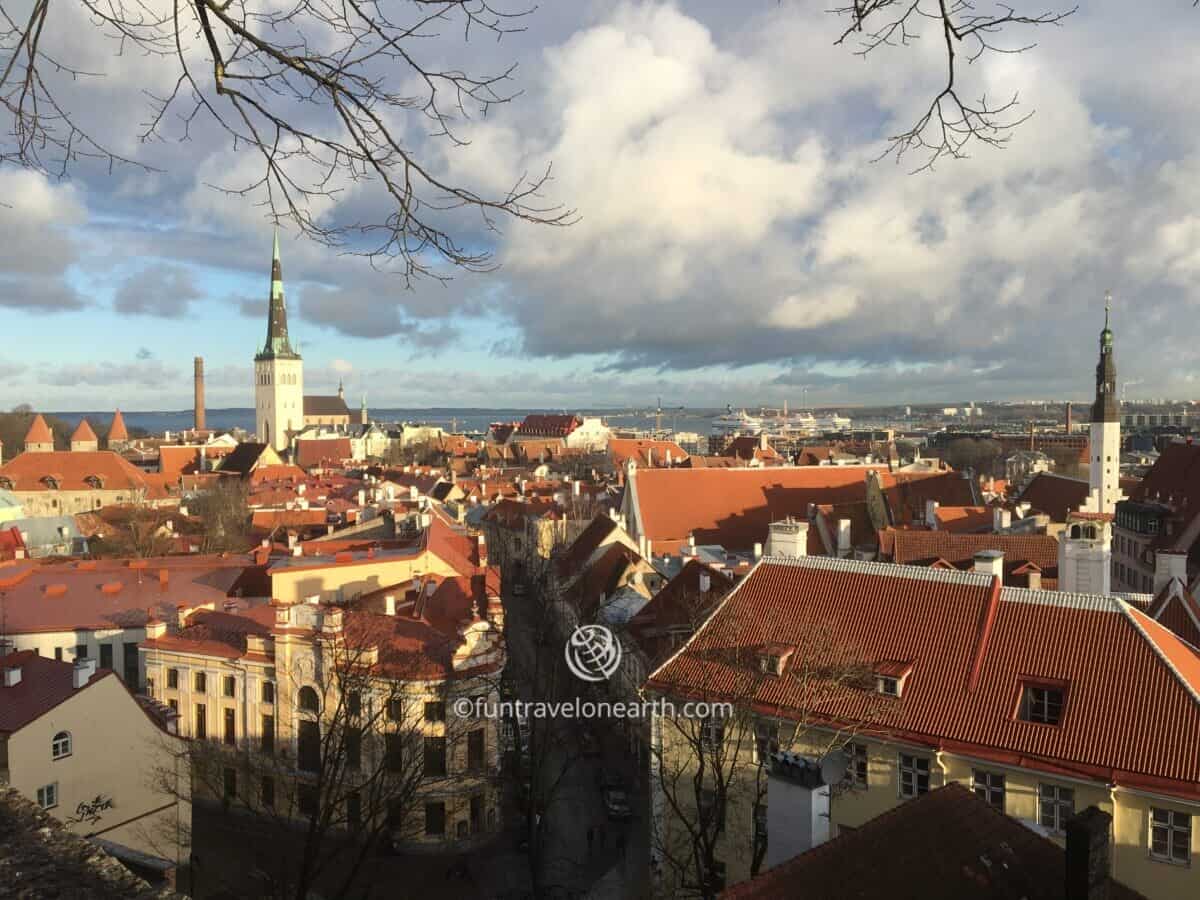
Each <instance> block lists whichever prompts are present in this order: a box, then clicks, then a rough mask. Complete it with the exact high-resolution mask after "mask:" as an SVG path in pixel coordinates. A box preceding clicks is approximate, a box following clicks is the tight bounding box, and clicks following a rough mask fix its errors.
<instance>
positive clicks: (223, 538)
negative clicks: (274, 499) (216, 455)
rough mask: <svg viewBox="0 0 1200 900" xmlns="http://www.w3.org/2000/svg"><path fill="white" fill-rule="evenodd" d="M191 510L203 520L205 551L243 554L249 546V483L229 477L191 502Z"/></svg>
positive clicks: (191, 513)
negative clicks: (247, 486) (247, 484)
mask: <svg viewBox="0 0 1200 900" xmlns="http://www.w3.org/2000/svg"><path fill="white" fill-rule="evenodd" d="M188 512H189V514H190V515H192V516H196V517H197V518H199V520H200V521H201V522H202V523H203V528H204V531H203V534H202V536H201V542H200V550H201V552H202V553H225V552H230V553H240V552H242V551H244V550H246V549H248V548H249V547H250V509H249V507H248V506H247V491H246V484H245V482H243V481H242V480H241V479H240V478H234V477H226V478H221V479H219V480H218V481H217V482H216V483H215V484H213V485H212V486H210V487H207V488H205V489H204V490H203V491H201V492H200V493H199V494H197V495H196V496H195V497H194V498H192V499H191V500H190V501H188Z"/></svg>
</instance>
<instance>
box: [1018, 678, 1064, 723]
mask: <svg viewBox="0 0 1200 900" xmlns="http://www.w3.org/2000/svg"><path fill="white" fill-rule="evenodd" d="M1063 699H1064V697H1063V690H1062V688H1056V687H1049V686H1047V685H1035V684H1027V685H1025V686H1024V689H1023V690H1022V691H1021V719H1022V721H1025V722H1036V723H1037V724H1039V725H1057V724H1058V723H1059V722H1060V721H1061V720H1062V712H1063Z"/></svg>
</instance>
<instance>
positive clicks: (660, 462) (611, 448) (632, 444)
mask: <svg viewBox="0 0 1200 900" xmlns="http://www.w3.org/2000/svg"><path fill="white" fill-rule="evenodd" d="M608 452H609V454H610V455H611V456H612V461H613V463H614V464H615V465H618V466H623V465H625V463H627V462H628V461H629V460H631V459H632V460H634V461H635V462H637V464H638V465H639V466H649V465H655V466H665V465H667V455H668V454H670V459H671V463H672V464H677V463H681V462H683V461H684V460H685V459H687V458H688V454H687V451H686V450H684V449H683V448H682V447H680V446H679V445H678V444H677V443H675V442H674V441H651V440H642V439H635V438H612V439H611V440H610V441H609V442H608Z"/></svg>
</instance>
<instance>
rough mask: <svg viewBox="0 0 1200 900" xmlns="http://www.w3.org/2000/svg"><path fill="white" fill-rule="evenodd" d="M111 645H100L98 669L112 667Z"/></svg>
mask: <svg viewBox="0 0 1200 900" xmlns="http://www.w3.org/2000/svg"><path fill="white" fill-rule="evenodd" d="M112 659H113V657H112V644H101V645H100V668H102V669H111V668H112V667H113V666H112Z"/></svg>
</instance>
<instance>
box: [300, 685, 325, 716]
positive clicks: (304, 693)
mask: <svg viewBox="0 0 1200 900" xmlns="http://www.w3.org/2000/svg"><path fill="white" fill-rule="evenodd" d="M296 703H297V705H298V706H299V707H300V708H301V709H302V710H304V711H305V712H310V713H315V712H320V711H321V702H320V700H318V699H317V692H316V691H314V690H313V689H312V688H310V687H302V688H300V695H299V697H298V698H297V700H296Z"/></svg>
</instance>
